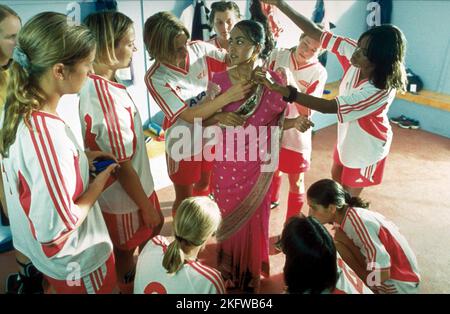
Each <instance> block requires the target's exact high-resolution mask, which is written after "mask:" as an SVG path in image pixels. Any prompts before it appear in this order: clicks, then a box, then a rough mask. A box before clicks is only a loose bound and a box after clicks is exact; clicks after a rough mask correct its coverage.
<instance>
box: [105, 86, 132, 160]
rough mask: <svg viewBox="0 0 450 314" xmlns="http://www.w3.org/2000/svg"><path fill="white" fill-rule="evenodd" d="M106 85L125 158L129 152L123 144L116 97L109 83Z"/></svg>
mask: <svg viewBox="0 0 450 314" xmlns="http://www.w3.org/2000/svg"><path fill="white" fill-rule="evenodd" d="M105 86H106V93H107V95H108V97H109V101H110V104H111V106H112V109H111V113H112V115H113V117H114V120H115V123H116V126H117V133H118V135H119V144H120V148H121V149H122V156H123V158H124V159H126V158H127V153H126V150H125V146H124V145H123V138H122V131H121V128H120V123H119V118H118V117H117V111H116V104H115V103H114V99H113V98H112V96H111V93H110V92H109V86H108V84H105Z"/></svg>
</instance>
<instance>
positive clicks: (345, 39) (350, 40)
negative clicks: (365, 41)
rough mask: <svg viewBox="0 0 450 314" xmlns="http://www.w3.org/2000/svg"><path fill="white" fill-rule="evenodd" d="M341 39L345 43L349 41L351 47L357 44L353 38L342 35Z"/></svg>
mask: <svg viewBox="0 0 450 314" xmlns="http://www.w3.org/2000/svg"><path fill="white" fill-rule="evenodd" d="M343 40H344V41H346V42H347V43H349V44H350V45H352V46H353V47H356V46H358V43H357V42H356V41H354V40H353V39H350V38H347V37H343Z"/></svg>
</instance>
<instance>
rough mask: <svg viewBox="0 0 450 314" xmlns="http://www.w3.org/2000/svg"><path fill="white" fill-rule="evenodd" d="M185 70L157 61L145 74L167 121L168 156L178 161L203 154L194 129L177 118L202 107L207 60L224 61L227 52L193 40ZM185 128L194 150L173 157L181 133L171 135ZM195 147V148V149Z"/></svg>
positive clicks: (153, 95)
mask: <svg viewBox="0 0 450 314" xmlns="http://www.w3.org/2000/svg"><path fill="white" fill-rule="evenodd" d="M187 50H188V54H187V56H186V67H185V68H184V69H181V68H177V67H175V66H172V65H170V64H165V63H159V62H155V64H153V66H152V67H151V68H150V69H149V70H148V72H147V74H146V75H145V83H146V84H147V88H148V90H149V92H150V94H151V95H152V97H153V99H154V100H155V101H156V103H157V104H158V105H159V107H160V108H161V110H162V111H163V112H164V115H165V118H166V121H165V126H166V133H165V139H166V153H167V154H168V155H169V156H170V157H172V158H174V159H175V160H177V161H179V160H180V158H181V159H182V158H188V157H191V156H196V155H198V154H200V153H201V152H202V148H203V147H202V145H192V143H198V142H199V141H198V138H197V139H196V140H195V141H194V138H195V136H194V127H193V124H192V123H188V122H186V121H184V120H182V119H178V116H179V115H180V114H181V113H182V112H183V111H184V110H186V109H187V108H189V107H193V106H196V105H198V104H200V103H201V102H202V101H204V100H205V99H206V98H207V93H206V91H207V87H208V81H209V78H208V59H209V58H213V59H215V60H218V61H224V60H225V57H226V51H225V50H223V49H222V50H220V49H217V48H216V47H214V46H213V45H211V44H208V43H204V42H202V41H193V42H191V43H189V44H188V46H187ZM175 126H182V127H185V128H187V129H189V131H190V133H191V147H190V149H189V150H184V151H182V152H178V150H177V153H178V154H177V156H173V154H172V151H171V148H172V146H173V145H174V144H175V143H176V142H177V141H178V142H179V137H180V133H178V132H172V131H173V130H175V129H177V131H179V130H180V129H181V128H175ZM192 146H193V147H192Z"/></svg>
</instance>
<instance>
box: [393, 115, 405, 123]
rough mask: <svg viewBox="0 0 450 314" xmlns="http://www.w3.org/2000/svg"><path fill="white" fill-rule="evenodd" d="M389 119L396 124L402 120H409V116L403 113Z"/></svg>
mask: <svg viewBox="0 0 450 314" xmlns="http://www.w3.org/2000/svg"><path fill="white" fill-rule="evenodd" d="M389 121H391V122H392V123H394V124H399V123H400V122H403V121H408V118H407V117H406V116H404V115H401V116H399V117H395V118H390V119H389Z"/></svg>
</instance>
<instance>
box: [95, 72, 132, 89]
mask: <svg viewBox="0 0 450 314" xmlns="http://www.w3.org/2000/svg"><path fill="white" fill-rule="evenodd" d="M89 77H90V78H91V79H97V80H101V81H103V82H105V83H107V84H111V85H113V86H115V87H118V88H121V89H127V88H126V87H125V85H122V84H120V83H117V82H112V81H109V80H107V79H105V78H104V77H101V76H99V75H95V74H90V75H89Z"/></svg>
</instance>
